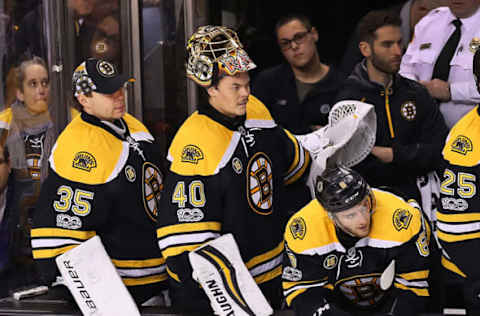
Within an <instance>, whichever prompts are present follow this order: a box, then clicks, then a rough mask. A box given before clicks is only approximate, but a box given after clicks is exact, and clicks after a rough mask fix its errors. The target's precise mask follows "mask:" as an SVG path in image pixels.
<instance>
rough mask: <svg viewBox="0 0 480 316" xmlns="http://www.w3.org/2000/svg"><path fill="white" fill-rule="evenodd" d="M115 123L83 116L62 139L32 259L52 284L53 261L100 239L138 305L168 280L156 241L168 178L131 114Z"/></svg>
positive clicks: (45, 193)
mask: <svg viewBox="0 0 480 316" xmlns="http://www.w3.org/2000/svg"><path fill="white" fill-rule="evenodd" d="M116 123H117V124H109V123H104V122H101V121H100V120H98V119H97V118H96V117H93V116H90V115H88V114H86V113H82V114H81V115H79V116H77V117H76V118H75V119H74V120H73V121H72V122H71V123H70V124H69V125H68V126H67V127H66V128H65V130H64V131H63V132H62V134H61V135H60V136H59V138H58V140H57V142H56V144H55V146H54V148H53V150H52V154H51V156H50V159H49V163H50V170H49V177H48V178H47V180H46V181H45V182H44V183H43V186H42V191H41V195H40V199H39V202H38V204H37V209H36V212H35V215H34V223H33V229H32V232H31V237H32V249H33V257H34V259H35V260H36V262H37V264H38V266H39V270H40V273H41V276H42V278H43V279H44V281H45V282H47V283H48V284H49V283H51V282H52V281H54V280H55V277H56V276H57V275H58V274H59V273H58V271H57V268H56V265H55V261H54V259H55V257H57V256H58V255H60V254H62V253H64V252H66V251H68V250H69V249H72V248H73V247H75V246H77V245H78V244H80V243H82V242H83V241H86V240H87V239H89V238H91V237H93V236H94V235H99V236H100V237H101V239H102V242H103V244H104V246H105V249H106V251H107V253H108V255H109V256H110V258H111V259H112V262H113V264H114V265H115V267H116V269H117V272H118V273H119V275H120V276H121V278H122V280H123V282H124V283H125V285H126V286H127V288H128V289H129V291H130V293H131V294H132V296H133V297H134V299H135V300H137V302H139V301H142V300H144V299H145V298H148V297H149V296H153V295H155V293H158V292H157V290H158V291H159V290H161V289H162V288H163V287H164V285H163V284H164V283H165V282H163V281H164V280H166V278H167V274H166V272H165V260H164V259H163V258H162V257H161V254H160V252H159V250H158V247H157V245H156V242H155V241H156V240H155V228H156V214H157V213H158V207H159V198H160V193H161V189H162V181H163V179H162V178H163V176H162V174H161V172H160V170H159V168H158V166H157V165H158V164H156V163H155V160H154V159H153V157H154V155H153V144H152V142H153V137H152V136H151V135H150V133H149V132H148V130H147V129H146V128H145V127H144V126H143V125H142V124H141V123H140V122H138V121H137V120H136V119H135V118H133V117H132V116H130V115H128V114H126V115H125V116H124V117H123V118H122V119H120V120H118V121H117V122H116Z"/></svg>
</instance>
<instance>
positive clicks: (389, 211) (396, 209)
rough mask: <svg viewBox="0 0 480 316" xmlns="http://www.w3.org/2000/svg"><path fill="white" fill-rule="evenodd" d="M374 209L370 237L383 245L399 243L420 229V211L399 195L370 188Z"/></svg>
mask: <svg viewBox="0 0 480 316" xmlns="http://www.w3.org/2000/svg"><path fill="white" fill-rule="evenodd" d="M372 192H373V195H374V197H375V211H374V213H373V214H372V226H371V231H370V234H369V237H370V239H373V240H376V241H380V243H383V242H384V245H385V246H387V247H388V245H389V244H390V245H392V246H395V245H399V244H402V243H405V242H407V241H409V240H410V239H411V238H412V237H413V236H415V235H416V234H418V233H419V232H420V230H421V229H422V214H421V211H420V210H419V209H417V208H415V207H413V206H412V205H410V204H409V203H408V202H407V201H405V200H404V199H402V198H401V197H399V196H397V195H395V194H393V193H391V192H388V191H383V190H379V189H372Z"/></svg>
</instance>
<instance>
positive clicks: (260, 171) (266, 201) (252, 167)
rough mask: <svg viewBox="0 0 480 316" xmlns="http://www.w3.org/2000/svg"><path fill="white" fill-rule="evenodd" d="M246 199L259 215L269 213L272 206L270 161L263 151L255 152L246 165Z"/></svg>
mask: <svg viewBox="0 0 480 316" xmlns="http://www.w3.org/2000/svg"><path fill="white" fill-rule="evenodd" d="M247 192H248V193H247V195H248V196H247V200H248V204H249V205H250V208H251V209H252V210H253V211H254V212H255V213H258V214H260V215H270V214H271V213H272V206H273V175H272V163H271V162H270V159H269V158H268V157H267V155H265V154H264V153H261V152H260V153H256V154H255V155H254V156H253V157H252V158H251V159H250V161H249V163H248V167H247Z"/></svg>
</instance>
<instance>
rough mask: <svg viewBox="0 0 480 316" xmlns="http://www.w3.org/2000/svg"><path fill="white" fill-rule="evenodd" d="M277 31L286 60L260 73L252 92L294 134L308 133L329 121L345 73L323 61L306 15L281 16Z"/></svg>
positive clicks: (316, 39) (313, 31)
mask: <svg viewBox="0 0 480 316" xmlns="http://www.w3.org/2000/svg"><path fill="white" fill-rule="evenodd" d="M275 33H276V37H277V43H278V45H279V47H280V50H281V52H282V54H283V56H284V57H285V60H286V61H287V63H283V64H281V65H277V66H275V67H273V68H269V69H266V70H264V71H262V72H261V73H259V74H258V76H257V78H256V80H255V82H254V85H253V89H252V94H253V95H254V96H256V97H257V98H259V99H260V100H261V101H262V102H263V103H264V104H265V105H266V106H267V107H268V108H269V110H270V113H271V114H272V116H273V117H274V119H275V121H276V122H277V123H279V124H280V125H282V126H283V127H284V128H286V129H288V130H289V131H291V132H292V133H294V134H307V133H309V132H311V131H312V130H315V129H316V128H318V126H319V125H325V124H326V123H327V118H328V113H329V111H330V108H331V106H332V105H333V99H334V97H335V95H336V93H337V91H338V87H339V86H340V84H341V82H342V77H341V75H340V73H339V72H337V71H336V70H335V69H333V68H332V67H331V66H328V65H326V64H323V63H322V62H321V61H320V57H319V55H318V51H317V47H316V43H317V41H318V33H317V30H316V29H315V27H312V25H311V22H310V20H309V19H308V18H307V17H305V16H303V15H299V14H294V15H288V16H285V17H283V18H281V19H280V20H278V22H277V24H276V26H275Z"/></svg>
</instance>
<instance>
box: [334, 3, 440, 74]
mask: <svg viewBox="0 0 480 316" xmlns="http://www.w3.org/2000/svg"><path fill="white" fill-rule="evenodd" d="M446 1H447V0H408V1H406V2H405V3H404V4H403V5H395V6H394V7H392V8H391V10H392V11H393V12H395V14H398V15H399V16H400V19H401V21H402V24H401V31H402V43H403V47H404V48H406V47H407V45H408V43H409V42H410V41H411V39H412V37H413V30H414V28H415V25H416V24H417V23H418V21H420V19H421V18H422V17H424V16H425V15H426V14H427V13H428V12H429V11H430V10H432V9H434V8H437V7H439V6H443V5H445V3H446ZM357 44H358V25H357V28H356V30H355V33H354V34H353V36H352V37H351V38H350V40H349V44H348V46H347V49H346V51H345V54H344V56H343V58H342V61H341V64H340V70H341V71H342V72H343V73H344V74H346V75H349V74H350V73H351V72H352V70H353V68H354V67H355V65H356V64H357V63H358V62H359V61H361V60H362V59H363V55H362V54H361V53H360V50H359V49H358V45H357Z"/></svg>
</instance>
